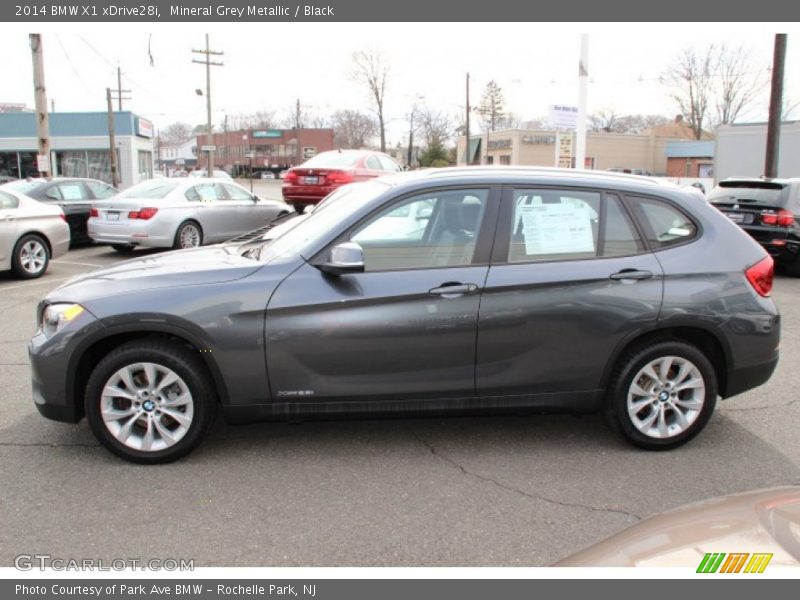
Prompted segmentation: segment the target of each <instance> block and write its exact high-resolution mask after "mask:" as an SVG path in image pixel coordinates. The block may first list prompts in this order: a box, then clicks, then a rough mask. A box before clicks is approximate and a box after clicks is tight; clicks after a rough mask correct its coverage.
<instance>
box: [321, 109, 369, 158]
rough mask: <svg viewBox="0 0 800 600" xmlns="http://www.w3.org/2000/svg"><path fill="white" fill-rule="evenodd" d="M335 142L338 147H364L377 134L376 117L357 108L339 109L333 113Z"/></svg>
mask: <svg viewBox="0 0 800 600" xmlns="http://www.w3.org/2000/svg"><path fill="white" fill-rule="evenodd" d="M331 123H332V125H333V144H334V146H336V147H337V148H363V147H364V146H367V145H368V143H369V141H370V139H372V138H373V137H374V136H375V133H376V131H377V124H376V122H375V119H374V118H373V117H372V116H370V115H367V114H364V113H362V112H359V111H357V110H350V109H345V110H337V111H336V112H335V113H333V115H331Z"/></svg>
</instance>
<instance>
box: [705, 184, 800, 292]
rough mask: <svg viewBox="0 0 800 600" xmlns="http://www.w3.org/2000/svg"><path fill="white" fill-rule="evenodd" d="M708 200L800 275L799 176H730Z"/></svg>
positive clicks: (787, 267)
mask: <svg viewBox="0 0 800 600" xmlns="http://www.w3.org/2000/svg"><path fill="white" fill-rule="evenodd" d="M708 200H709V202H711V204H712V205H714V206H716V207H717V208H718V209H719V210H720V211H722V214H724V215H725V216H727V217H728V218H729V219H730V220H731V221H733V222H734V223H736V224H737V225H739V227H741V228H742V229H744V230H745V231H746V232H747V233H749V234H750V235H751V236H752V237H753V239H755V240H756V241H757V242H758V243H759V244H761V245H762V246H763V247H764V248H765V249H766V250H767V252H769V253H770V255H771V256H772V257H773V258H774V259H775V262H776V263H777V264H778V265H779V266H781V267H783V268H784V269H785V271H786V273H787V274H788V275H791V276H793V277H800V178H798V179H750V178H730V179H725V180H723V181H720V182H719V184H718V185H717V186H716V187H714V189H712V190H711V192H710V193H709V195H708Z"/></svg>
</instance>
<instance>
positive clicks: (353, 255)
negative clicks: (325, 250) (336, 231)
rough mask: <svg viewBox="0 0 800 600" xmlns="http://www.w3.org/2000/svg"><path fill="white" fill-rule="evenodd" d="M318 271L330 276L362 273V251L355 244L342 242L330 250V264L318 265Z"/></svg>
mask: <svg viewBox="0 0 800 600" xmlns="http://www.w3.org/2000/svg"><path fill="white" fill-rule="evenodd" d="M319 269H320V270H321V271H323V272H324V273H330V274H331V275H345V274H347V273H363V272H364V250H363V249H362V248H361V246H359V245H358V244H357V243H355V242H343V243H341V244H338V245H336V246H334V247H333V248H331V260H330V262H327V263H323V264H321V265H319Z"/></svg>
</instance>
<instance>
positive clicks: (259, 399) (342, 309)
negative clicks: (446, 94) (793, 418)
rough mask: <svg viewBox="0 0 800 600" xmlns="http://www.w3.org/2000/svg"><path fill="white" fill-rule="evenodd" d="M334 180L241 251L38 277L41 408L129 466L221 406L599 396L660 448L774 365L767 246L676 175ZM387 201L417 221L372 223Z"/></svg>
mask: <svg viewBox="0 0 800 600" xmlns="http://www.w3.org/2000/svg"><path fill="white" fill-rule="evenodd" d="M340 194H341V195H340V196H339V197H337V199H336V201H335V202H334V203H332V204H329V205H327V206H326V205H323V206H321V207H319V209H317V210H314V211H313V212H311V213H308V214H305V215H303V216H301V217H298V219H302V220H298V221H296V222H295V224H294V226H292V227H287V228H285V230H284V232H283V234H282V235H280V236H279V237H277V238H274V239H271V240H267V241H265V242H264V243H262V244H261V245H260V246H257V247H254V246H253V244H252V243H250V242H245V243H244V244H241V245H236V244H228V245H219V246H214V247H211V248H207V249H201V248H198V249H194V250H190V251H179V252H173V253H166V254H161V255H157V256H148V257H147V258H145V259H142V260H132V261H126V262H124V263H121V264H117V265H114V266H112V267H108V268H104V269H100V270H97V271H93V272H90V273H87V274H86V275H83V276H82V277H80V278H78V279H73V280H71V281H69V282H67V283H65V284H63V285H61V286H60V287H59V288H57V289H56V290H54V291H52V292H50V293H49V294H48V295H47V296H46V297H45V298H44V299H43V300H42V302H41V303H40V305H39V307H38V321H39V323H40V327H39V330H38V331H37V332H36V334H35V335H34V337H33V339H32V341H31V343H30V346H29V351H30V352H29V353H30V357H31V374H32V378H33V396H34V400H35V404H36V406H37V408H38V409H39V410H40V411H41V413H42V414H43V415H45V416H46V417H49V418H52V419H56V420H61V421H67V422H77V421H79V420H80V419H81V418H82V417H83V416H86V418H87V420H88V422H89V425H90V427H91V429H92V431H93V432H94V434H95V435H96V436H97V438H98V439H99V440H100V442H101V443H102V444H103V445H105V446H106V447H107V448H108V449H110V450H111V451H112V452H114V453H116V454H118V455H119V456H121V457H124V458H126V459H128V460H131V461H135V462H142V463H154V462H164V461H169V460H174V459H176V458H178V457H180V456H182V455H184V454H186V453H187V452H189V451H190V450H191V449H192V448H193V447H195V446H196V445H197V444H198V442H199V441H200V440H201V439H202V438H203V437H204V436H205V434H206V432H207V431H208V430H209V427H210V423H211V420H212V416H213V414H214V411H215V408H216V406H217V405H219V407H220V408H221V410H222V412H223V414H224V415H225V417H226V418H227V419H228V420H229V421H231V422H248V421H254V420H258V419H265V418H277V419H281V418H291V419H298V418H302V417H310V416H312V415H315V414H322V415H326V416H330V415H334V414H342V413H352V412H356V413H365V414H372V415H377V414H381V413H390V412H398V411H448V410H449V411H464V410H467V411H484V410H495V411H503V410H513V411H518V410H522V409H529V410H530V409H533V410H536V411H542V410H567V411H570V412H592V411H602V412H603V413H604V414H605V415H606V417H607V419H608V421H609V423H610V424H611V426H612V427H613V428H614V429H615V430H617V431H618V432H619V433H621V434H622V435H623V436H624V437H625V438H626V439H628V440H629V441H630V442H632V443H634V444H636V445H638V446H640V447H642V448H647V449H653V450H665V449H669V448H675V447H677V446H679V445H681V444H683V443H685V442H687V441H689V440H690V439H691V438H693V437H694V436H695V435H697V434H698V433H699V432H700V431H701V430H702V429H703V427H704V426H705V425H706V423H707V422H708V419H709V417H710V416H711V413H712V411H713V410H714V406H715V404H716V402H717V398H718V397H719V396H721V397H723V398H727V397H730V396H734V395H736V394H740V393H742V392H744V391H746V390H748V389H751V388H753V387H756V386H758V385H761V384H762V383H764V382H765V381H767V380H768V379H769V377H770V376H771V374H772V372H773V370H774V369H775V366H776V364H777V361H778V345H779V337H780V336H779V332H780V318H779V314H778V310H777V309H776V307H775V304H774V303H773V301H772V300H771V299H770V297H769V296H770V291H771V288H772V259H771V258H770V256H769V255H768V254H767V253H766V252H765V251H764V249H763V248H761V247H760V246H759V245H758V244H756V243H755V242H754V241H753V240H752V239H751V238H750V237H748V236H747V235H745V234H744V233H743V232H742V230H741V229H739V228H738V227H736V226H735V225H734V224H733V223H732V222H731V221H730V220H728V219H726V218H725V217H724V216H723V215H721V214H720V213H719V211H717V210H715V209H714V208H713V207H711V206H710V205H709V204H707V203H700V202H697V200H696V199H695V198H694V197H691V196H688V195H687V193H686V192H684V191H682V190H681V189H680V188H678V187H677V186H673V185H663V184H660V183H658V182H654V181H651V180H646V179H641V178H637V177H630V176H621V175H613V174H612V175H603V174H600V173H596V174H595V173H581V172H577V173H576V172H571V171H558V172H555V171H540V170H536V169H496V168H461V169H437V170H430V171H417V172H415V173H407V174H400V175H395V176H391V177H385V178H380V179H375V180H372V181H367V182H362V183H357V184H353V185H350V186H347V188H343V189H342V190H340ZM405 209H408V214H409V215H412V214H413V215H415V219H417V222H418V224H419V226H418V227H413V228H412V227H408V228H407V229H405V231H404V234H403V235H402V236H396V235H387V233H386V232H387V231H389V232H391V231H392V228H391V227H384V226H383V222H384V221H391V222H394V220H395V219H396V218H398V217H397V216H396V215H398V214H399V213H401V212H405ZM131 210H141V209H140V208H137V207H132V209H131ZM478 331H480V335H478Z"/></svg>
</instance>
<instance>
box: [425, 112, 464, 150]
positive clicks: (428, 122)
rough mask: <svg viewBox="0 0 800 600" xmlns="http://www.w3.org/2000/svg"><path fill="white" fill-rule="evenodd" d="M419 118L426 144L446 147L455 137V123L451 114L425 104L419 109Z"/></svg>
mask: <svg viewBox="0 0 800 600" xmlns="http://www.w3.org/2000/svg"><path fill="white" fill-rule="evenodd" d="M418 119H419V123H420V127H421V130H422V137H423V140H424V142H425V145H426V146H442V147H444V146H445V145H446V144H447V143H448V142H449V141H450V140H451V139H452V138H453V132H454V131H455V125H454V124H453V120H452V118H450V115H448V114H446V113H444V112H442V111H440V110H435V109H432V108H430V107H427V106H425V107H423V108H421V109H420V110H419V116H418Z"/></svg>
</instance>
